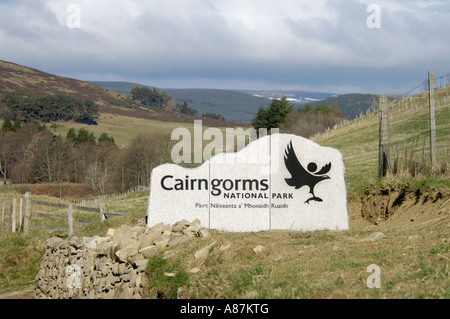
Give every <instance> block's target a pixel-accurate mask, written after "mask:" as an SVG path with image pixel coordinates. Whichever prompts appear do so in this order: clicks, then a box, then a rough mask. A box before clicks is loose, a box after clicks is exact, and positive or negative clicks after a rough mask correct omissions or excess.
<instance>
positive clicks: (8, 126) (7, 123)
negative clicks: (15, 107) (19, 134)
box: [2, 115, 13, 132]
mask: <svg viewBox="0 0 450 319" xmlns="http://www.w3.org/2000/svg"><path fill="white" fill-rule="evenodd" d="M12 129H13V125H12V123H11V120H10V119H9V116H8V115H6V116H5V118H4V119H3V124H2V131H3V132H11V131H12Z"/></svg>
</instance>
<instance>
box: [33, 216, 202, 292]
mask: <svg viewBox="0 0 450 319" xmlns="http://www.w3.org/2000/svg"><path fill="white" fill-rule="evenodd" d="M208 236H209V231H208V230H207V229H203V228H201V227H200V221H198V220H195V221H193V222H188V221H186V220H183V221H180V222H178V223H176V224H174V225H172V226H171V225H164V224H158V225H155V226H154V227H152V228H147V227H144V226H125V225H123V226H120V227H119V228H117V229H109V230H108V232H107V235H106V237H98V236H95V237H81V238H75V237H74V238H70V239H61V238H57V237H54V238H50V239H48V240H47V242H46V244H47V249H46V252H45V254H44V257H43V259H42V262H41V264H40V270H39V272H38V274H37V275H36V287H35V297H36V298H39V299H68V298H73V299H113V298H114V299H140V298H142V296H143V291H144V287H145V284H146V281H147V277H146V275H145V269H146V267H147V264H148V261H149V259H150V258H152V257H153V256H155V255H156V254H158V253H159V252H161V251H162V250H164V249H165V248H167V247H173V246H175V245H178V244H180V243H183V242H186V241H189V240H192V238H194V237H208Z"/></svg>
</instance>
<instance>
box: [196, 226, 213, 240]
mask: <svg viewBox="0 0 450 319" xmlns="http://www.w3.org/2000/svg"><path fill="white" fill-rule="evenodd" d="M198 235H199V236H200V237H202V238H209V237H211V232H210V231H209V230H208V229H206V228H202V229H200V230H199V231H198Z"/></svg>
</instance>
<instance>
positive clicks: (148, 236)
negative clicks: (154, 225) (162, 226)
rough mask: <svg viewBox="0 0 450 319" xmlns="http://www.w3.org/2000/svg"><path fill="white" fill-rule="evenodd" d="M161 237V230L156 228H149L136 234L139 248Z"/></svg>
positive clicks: (149, 244) (151, 243)
mask: <svg viewBox="0 0 450 319" xmlns="http://www.w3.org/2000/svg"><path fill="white" fill-rule="evenodd" d="M159 237H161V232H160V231H158V230H151V231H149V232H144V233H142V234H140V235H139V236H138V240H139V249H143V248H145V247H148V246H151V245H153V243H154V242H155V240H157V239H158V238H159Z"/></svg>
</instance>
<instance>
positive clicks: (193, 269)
mask: <svg viewBox="0 0 450 319" xmlns="http://www.w3.org/2000/svg"><path fill="white" fill-rule="evenodd" d="M199 272H200V268H199V267H194V268H192V269H190V270H189V273H191V274H198V273H199Z"/></svg>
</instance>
